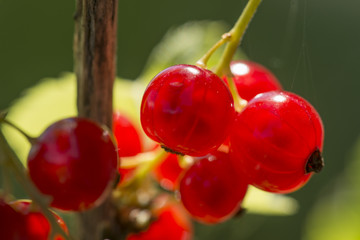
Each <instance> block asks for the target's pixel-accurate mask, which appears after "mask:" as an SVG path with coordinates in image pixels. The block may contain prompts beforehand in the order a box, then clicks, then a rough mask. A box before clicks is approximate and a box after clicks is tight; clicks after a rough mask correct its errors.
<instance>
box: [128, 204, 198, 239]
mask: <svg viewBox="0 0 360 240" xmlns="http://www.w3.org/2000/svg"><path fill="white" fill-rule="evenodd" d="M192 233H193V229H192V224H191V221H190V219H189V218H188V216H187V215H186V212H185V210H184V209H183V208H182V207H181V205H179V204H177V203H176V202H169V203H166V204H165V205H164V206H162V207H160V208H159V209H156V210H155V220H154V221H153V222H152V223H150V226H149V227H148V229H146V230H145V231H143V232H140V233H137V234H135V233H133V234H129V235H128V237H127V238H126V239H127V240H155V239H156V240H190V239H192Z"/></svg>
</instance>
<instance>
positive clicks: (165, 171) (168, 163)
mask: <svg viewBox="0 0 360 240" xmlns="http://www.w3.org/2000/svg"><path fill="white" fill-rule="evenodd" d="M182 172H183V169H182V167H181V166H180V165H179V159H178V155H176V154H173V153H170V154H169V155H168V156H167V157H166V158H165V159H164V160H163V161H162V162H161V163H159V164H158V165H157V166H156V167H155V169H154V175H155V178H156V180H157V181H158V182H159V184H160V186H161V187H163V188H164V189H166V190H169V191H174V190H175V186H176V185H177V183H178V180H179V177H180V175H181V173H182Z"/></svg>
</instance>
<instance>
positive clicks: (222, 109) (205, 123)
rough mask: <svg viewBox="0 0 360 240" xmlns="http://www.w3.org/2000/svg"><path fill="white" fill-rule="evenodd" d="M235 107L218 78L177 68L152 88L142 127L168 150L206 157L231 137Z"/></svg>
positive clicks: (197, 70)
mask: <svg viewBox="0 0 360 240" xmlns="http://www.w3.org/2000/svg"><path fill="white" fill-rule="evenodd" d="M233 105H234V103H233V98H232V96H231V93H230V91H229V89H228V88H227V86H226V84H225V83H224V82H223V81H222V80H221V79H220V78H219V77H218V76H217V75H215V74H214V73H212V72H211V71H209V70H206V69H203V68H200V67H197V66H192V65H176V66H172V67H169V68H167V69H165V70H164V71H162V72H160V73H159V74H158V75H156V76H155V77H154V79H153V80H152V81H151V82H150V84H149V85H148V87H147V89H146V91H145V93H144V96H143V99H142V104H141V124H142V127H143V129H144V131H145V133H146V134H147V135H148V136H149V137H150V138H151V139H153V140H154V141H156V142H159V143H160V144H161V145H162V146H164V147H165V148H167V149H169V150H171V151H175V152H178V153H182V154H186V155H191V156H202V155H205V154H207V153H208V152H209V151H211V150H214V149H216V148H217V147H218V146H220V144H221V143H222V142H223V141H224V140H225V138H226V137H227V135H228V132H229V129H230V126H231V123H232V121H233V118H234V106H233Z"/></svg>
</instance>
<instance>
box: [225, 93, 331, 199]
mask: <svg viewBox="0 0 360 240" xmlns="http://www.w3.org/2000/svg"><path fill="white" fill-rule="evenodd" d="M323 138H324V129H323V125H322V121H321V119H320V116H319V115H318V113H317V112H316V110H315V109H314V108H313V107H312V106H311V105H310V104H309V103H308V102H307V101H305V100H304V99H303V98H301V97H299V96H297V95H295V94H292V93H288V92H279V91H272V92H267V93H263V94H259V95H257V96H256V97H255V98H253V99H252V100H251V101H250V102H249V103H248V105H247V106H246V107H245V108H244V109H243V111H242V112H240V113H238V115H237V117H236V120H235V124H234V127H233V130H232V132H231V134H230V159H231V160H232V162H233V164H234V166H236V169H237V170H239V173H240V174H245V175H246V176H247V177H248V179H249V181H250V184H252V185H254V186H255V187H258V188H260V189H263V190H265V191H270V192H277V193H288V192H293V191H295V190H297V189H299V188H300V187H301V186H303V185H304V184H305V183H306V182H307V181H308V180H309V178H310V176H311V175H312V173H313V172H318V171H320V170H321V168H322V166H323V161H322V157H321V154H320V151H321V150H322V147H323Z"/></svg>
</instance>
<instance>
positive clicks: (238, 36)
mask: <svg viewBox="0 0 360 240" xmlns="http://www.w3.org/2000/svg"><path fill="white" fill-rule="evenodd" d="M260 3H261V0H249V2H248V3H247V5H246V7H245V9H244V11H243V12H242V14H241V15H240V17H239V19H238V20H237V22H236V23H235V25H234V27H233V28H232V29H231V30H230V31H229V34H230V39H229V42H228V44H227V46H226V48H225V50H224V53H223V55H222V57H221V59H220V62H219V64H218V65H217V67H216V69H215V71H214V72H215V73H216V74H217V75H218V76H222V75H224V74H225V75H229V74H230V69H229V65H230V62H231V60H232V58H233V56H234V54H235V52H236V49H237V48H238V46H239V45H240V42H241V40H242V37H243V35H244V33H245V31H246V29H247V27H248V25H249V23H250V21H251V19H252V18H253V16H254V14H255V12H256V9H257V8H258V6H259V4H260Z"/></svg>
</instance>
